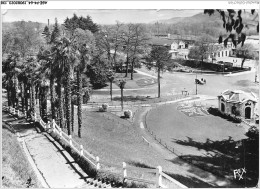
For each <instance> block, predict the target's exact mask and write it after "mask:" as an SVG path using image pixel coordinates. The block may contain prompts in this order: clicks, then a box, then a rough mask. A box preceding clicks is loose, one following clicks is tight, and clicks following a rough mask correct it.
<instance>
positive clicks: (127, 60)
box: [125, 55, 129, 77]
mask: <svg viewBox="0 0 260 189" xmlns="http://www.w3.org/2000/svg"><path fill="white" fill-rule="evenodd" d="M128 65H129V58H128V55H127V57H126V70H125V77H127V76H128Z"/></svg>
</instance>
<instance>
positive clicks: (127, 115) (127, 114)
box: [124, 110, 133, 118]
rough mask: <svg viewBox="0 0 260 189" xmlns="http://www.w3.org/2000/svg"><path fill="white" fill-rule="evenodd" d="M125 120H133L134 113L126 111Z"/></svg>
mask: <svg viewBox="0 0 260 189" xmlns="http://www.w3.org/2000/svg"><path fill="white" fill-rule="evenodd" d="M124 116H125V118H131V117H132V116H133V113H132V111H131V110H126V111H124Z"/></svg>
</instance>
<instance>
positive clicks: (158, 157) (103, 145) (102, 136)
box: [72, 109, 210, 187]
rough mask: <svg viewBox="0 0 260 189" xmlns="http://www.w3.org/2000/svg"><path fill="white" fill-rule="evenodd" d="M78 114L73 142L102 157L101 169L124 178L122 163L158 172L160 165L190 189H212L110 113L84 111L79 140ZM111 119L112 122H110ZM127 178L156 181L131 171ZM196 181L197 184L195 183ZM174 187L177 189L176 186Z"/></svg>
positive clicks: (130, 125) (128, 124) (139, 172)
mask: <svg viewBox="0 0 260 189" xmlns="http://www.w3.org/2000/svg"><path fill="white" fill-rule="evenodd" d="M76 112H77V111H76V109H75V119H74V127H75V128H74V134H73V135H72V136H73V139H75V140H76V141H77V142H78V143H79V144H82V145H83V146H84V148H85V149H87V150H88V151H89V152H90V153H92V154H93V155H95V156H99V158H100V161H101V162H102V165H101V166H102V169H105V170H109V171H111V172H115V173H119V174H120V175H122V162H126V163H127V166H129V165H131V166H134V167H145V168H156V167H157V166H158V165H161V166H162V167H163V170H164V171H167V173H168V174H171V176H172V177H173V178H176V179H178V180H179V181H180V182H182V183H184V184H188V186H189V187H199V186H202V185H199V183H200V184H202V183H203V184H204V186H206V187H209V186H210V185H208V184H206V183H204V182H203V181H199V178H195V177H196V176H195V175H193V173H188V170H187V169H188V168H184V167H183V166H181V165H179V164H175V163H172V162H170V161H169V160H168V159H165V157H164V154H161V153H158V151H157V150H155V149H154V148H153V147H150V146H148V145H147V143H145V142H143V140H142V136H141V135H140V134H139V132H138V129H139V128H137V127H136V126H134V125H132V124H131V123H130V122H129V121H127V120H124V119H121V118H119V117H118V116H116V115H113V114H111V113H109V112H105V113H103V112H91V111H86V110H84V111H83V128H82V138H78V137H77V118H76ZM104 115H105V117H104ZM108 117H110V118H109V119H108ZM118 122H119V123H118ZM128 175H129V176H133V177H141V178H145V179H149V180H154V179H155V175H154V174H152V173H151V174H147V173H143V172H142V171H131V172H128ZM195 179H196V181H194V180H195ZM171 186H172V187H177V186H176V185H174V184H173V183H172V185H171ZM151 187H152V186H151Z"/></svg>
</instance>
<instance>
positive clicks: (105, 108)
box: [99, 104, 108, 112]
mask: <svg viewBox="0 0 260 189" xmlns="http://www.w3.org/2000/svg"><path fill="white" fill-rule="evenodd" d="M107 110H108V104H102V106H101V107H99V111H100V112H107Z"/></svg>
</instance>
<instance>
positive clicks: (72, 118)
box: [71, 98, 74, 133]
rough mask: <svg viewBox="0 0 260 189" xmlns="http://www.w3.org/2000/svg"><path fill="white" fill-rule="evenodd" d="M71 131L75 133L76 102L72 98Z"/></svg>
mask: <svg viewBox="0 0 260 189" xmlns="http://www.w3.org/2000/svg"><path fill="white" fill-rule="evenodd" d="M71 131H72V133H74V104H73V100H72V98H71Z"/></svg>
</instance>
